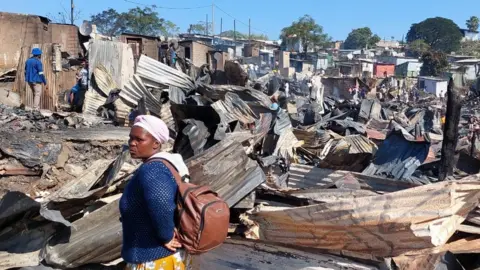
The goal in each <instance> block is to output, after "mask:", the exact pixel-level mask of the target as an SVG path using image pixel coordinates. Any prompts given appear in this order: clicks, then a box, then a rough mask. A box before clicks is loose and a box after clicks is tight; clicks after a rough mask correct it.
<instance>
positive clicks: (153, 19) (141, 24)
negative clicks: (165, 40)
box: [124, 6, 165, 36]
mask: <svg viewBox="0 0 480 270" xmlns="http://www.w3.org/2000/svg"><path fill="white" fill-rule="evenodd" d="M152 7H155V6H152ZM124 18H125V20H126V26H127V31H128V32H131V33H135V34H139V35H148V36H156V35H158V34H159V33H160V32H161V28H162V27H163V23H164V22H165V20H164V19H162V18H160V17H159V16H158V12H156V11H154V10H153V9H152V8H151V7H144V8H143V9H142V8H140V7H136V8H132V9H130V10H129V11H128V12H127V13H126V14H124Z"/></svg>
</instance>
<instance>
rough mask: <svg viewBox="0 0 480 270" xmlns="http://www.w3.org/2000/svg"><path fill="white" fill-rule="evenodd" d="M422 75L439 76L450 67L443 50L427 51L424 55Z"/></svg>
mask: <svg viewBox="0 0 480 270" xmlns="http://www.w3.org/2000/svg"><path fill="white" fill-rule="evenodd" d="M421 60H422V63H423V65H422V68H421V69H420V75H421V76H439V75H440V74H441V73H442V72H443V71H445V70H446V68H447V67H448V60H447V55H446V54H445V53H443V52H439V51H436V52H435V51H434V52H431V51H429V52H425V53H424V54H423V55H422V58H421Z"/></svg>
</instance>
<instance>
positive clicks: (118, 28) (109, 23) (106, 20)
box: [90, 8, 127, 36]
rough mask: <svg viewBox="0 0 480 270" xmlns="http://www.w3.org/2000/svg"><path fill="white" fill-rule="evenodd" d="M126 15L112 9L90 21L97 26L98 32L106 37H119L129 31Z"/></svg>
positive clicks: (94, 16)
mask: <svg viewBox="0 0 480 270" xmlns="http://www.w3.org/2000/svg"><path fill="white" fill-rule="evenodd" d="M125 19H126V18H125V14H124V13H122V14H120V13H118V12H117V11H116V10H115V9H113V8H110V9H107V10H104V11H102V12H101V13H98V14H95V15H92V16H91V18H90V21H91V22H92V24H95V25H96V26H97V30H98V31H99V32H100V33H102V34H104V35H106V36H117V35H119V34H121V33H122V32H125V31H126V29H127V22H126V21H125Z"/></svg>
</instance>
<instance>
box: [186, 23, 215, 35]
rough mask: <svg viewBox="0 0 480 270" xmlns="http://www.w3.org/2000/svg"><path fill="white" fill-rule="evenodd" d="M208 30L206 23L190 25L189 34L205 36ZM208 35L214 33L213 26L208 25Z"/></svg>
mask: <svg viewBox="0 0 480 270" xmlns="http://www.w3.org/2000/svg"><path fill="white" fill-rule="evenodd" d="M206 30H207V24H206V23H205V22H202V21H199V22H198V23H195V24H190V27H189V28H188V30H187V32H188V33H189V34H201V35H205V34H206V32H207V31H206ZM208 33H209V34H211V33H212V24H211V23H209V24H208Z"/></svg>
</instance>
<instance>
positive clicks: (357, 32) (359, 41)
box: [343, 27, 381, 50]
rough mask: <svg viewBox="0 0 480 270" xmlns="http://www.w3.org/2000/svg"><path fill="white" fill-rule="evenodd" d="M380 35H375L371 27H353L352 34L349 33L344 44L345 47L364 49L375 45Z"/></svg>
mask: <svg viewBox="0 0 480 270" xmlns="http://www.w3.org/2000/svg"><path fill="white" fill-rule="evenodd" d="M380 40H381V39H380V37H379V36H378V35H374V34H373V33H372V30H370V28H369V27H363V28H358V29H353V30H352V32H350V34H348V37H347V39H346V40H345V43H343V46H344V48H345V49H350V50H352V49H363V48H367V47H373V46H375V44H377V43H378V42H379V41H380Z"/></svg>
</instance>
